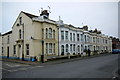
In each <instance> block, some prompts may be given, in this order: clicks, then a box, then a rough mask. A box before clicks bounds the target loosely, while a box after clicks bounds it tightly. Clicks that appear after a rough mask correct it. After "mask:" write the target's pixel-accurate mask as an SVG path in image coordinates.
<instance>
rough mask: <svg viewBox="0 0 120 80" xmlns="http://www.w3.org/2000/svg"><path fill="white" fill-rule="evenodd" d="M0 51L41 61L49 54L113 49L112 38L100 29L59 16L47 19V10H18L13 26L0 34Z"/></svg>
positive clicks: (77, 53)
mask: <svg viewBox="0 0 120 80" xmlns="http://www.w3.org/2000/svg"><path fill="white" fill-rule="evenodd" d="M0 42H1V43H0V44H1V45H0V49H1V50H0V51H1V54H0V55H1V56H2V57H4V58H14V59H24V60H30V59H31V58H35V59H36V60H38V61H40V59H41V57H42V56H43V58H44V60H47V59H48V57H51V56H66V55H68V53H69V54H70V55H81V54H83V53H84V51H85V50H88V49H90V50H91V51H92V53H102V52H111V51H112V40H111V38H109V37H108V36H106V35H103V34H102V33H101V32H100V31H99V30H97V29H95V30H88V26H83V27H82V28H80V27H74V26H73V25H68V24H64V23H63V21H62V20H60V19H59V21H54V20H51V19H49V12H48V10H43V11H41V14H40V16H36V15H32V14H30V13H26V12H23V11H21V13H20V14H19V16H18V17H17V19H16V21H15V23H14V24H13V26H12V30H11V31H9V32H6V33H4V34H2V35H0ZM41 55H42V56H41Z"/></svg>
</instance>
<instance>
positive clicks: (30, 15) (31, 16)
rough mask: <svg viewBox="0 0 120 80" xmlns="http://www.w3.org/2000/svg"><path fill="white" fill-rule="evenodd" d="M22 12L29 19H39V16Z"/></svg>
mask: <svg viewBox="0 0 120 80" xmlns="http://www.w3.org/2000/svg"><path fill="white" fill-rule="evenodd" d="M21 12H22V13H24V14H25V15H27V16H28V17H30V18H31V19H32V18H33V17H38V16H37V15H34V14H31V13H28V12H24V11H21Z"/></svg>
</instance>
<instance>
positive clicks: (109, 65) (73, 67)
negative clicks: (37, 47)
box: [3, 54, 118, 80]
mask: <svg viewBox="0 0 120 80" xmlns="http://www.w3.org/2000/svg"><path fill="white" fill-rule="evenodd" d="M117 61H118V54H109V55H108V54H107V55H104V54H102V55H99V56H97V55H96V56H94V57H93V56H91V57H83V59H82V58H74V59H70V60H69V59H65V60H57V61H49V62H46V63H40V64H39V65H28V64H20V63H12V62H7V61H6V62H4V63H3V78H112V77H114V74H113V72H115V70H116V69H118V63H117ZM53 64H54V65H53ZM98 80H99V79H98ZM104 80H106V79H104ZM107 80H109V79H107Z"/></svg>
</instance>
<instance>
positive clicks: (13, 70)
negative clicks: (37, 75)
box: [1, 64, 43, 72]
mask: <svg viewBox="0 0 120 80" xmlns="http://www.w3.org/2000/svg"><path fill="white" fill-rule="evenodd" d="M7 65H8V66H10V65H9V64H7ZM16 66H19V65H16ZM27 66H29V65H27ZM11 67H13V66H11ZM37 67H43V66H33V67H27V68H18V69H12V70H9V69H5V68H1V69H3V70H5V71H9V72H15V71H20V70H28V69H33V68H37Z"/></svg>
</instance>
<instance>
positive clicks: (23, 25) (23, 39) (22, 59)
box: [22, 23, 24, 60]
mask: <svg viewBox="0 0 120 80" xmlns="http://www.w3.org/2000/svg"><path fill="white" fill-rule="evenodd" d="M22 26H23V46H22V60H24V23H23V24H22Z"/></svg>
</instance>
